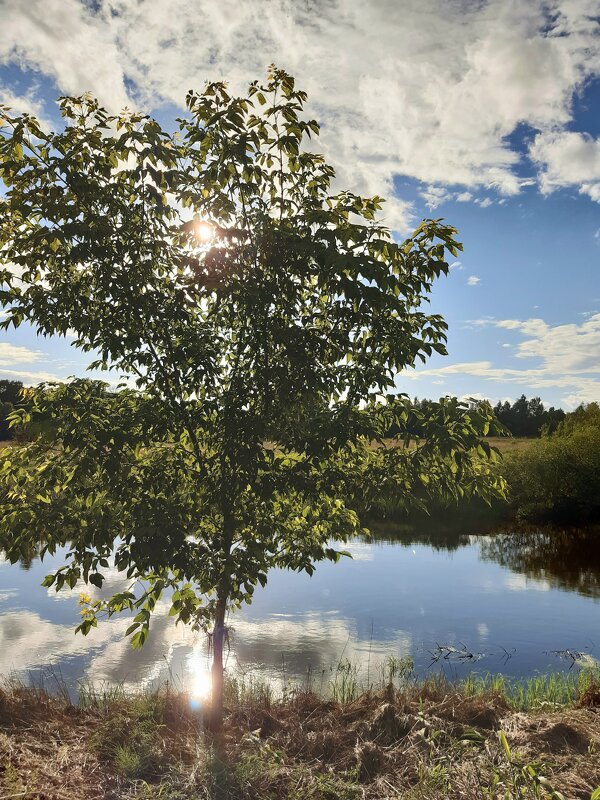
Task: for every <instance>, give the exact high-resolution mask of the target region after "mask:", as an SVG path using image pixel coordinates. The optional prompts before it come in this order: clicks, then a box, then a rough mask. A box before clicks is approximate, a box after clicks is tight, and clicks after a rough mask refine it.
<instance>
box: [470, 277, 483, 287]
mask: <svg viewBox="0 0 600 800" xmlns="http://www.w3.org/2000/svg"><path fill="white" fill-rule="evenodd" d="M478 283H481V278H478V277H477V275H469V277H468V278H467V286H477V284H478Z"/></svg>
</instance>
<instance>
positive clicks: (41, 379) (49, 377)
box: [0, 369, 64, 386]
mask: <svg viewBox="0 0 600 800" xmlns="http://www.w3.org/2000/svg"><path fill="white" fill-rule="evenodd" d="M0 377H2V378H8V379H9V380H11V381H21V382H22V383H24V384H25V386H35V385H36V384H38V383H50V382H52V381H60V380H64V378H60V377H59V376H58V375H54V374H53V373H52V372H45V371H44V370H40V371H38V372H31V371H29V370H23V369H0Z"/></svg>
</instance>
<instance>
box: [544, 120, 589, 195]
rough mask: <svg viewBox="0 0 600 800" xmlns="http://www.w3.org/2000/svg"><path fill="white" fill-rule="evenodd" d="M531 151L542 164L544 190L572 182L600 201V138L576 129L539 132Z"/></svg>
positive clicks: (550, 190)
mask: <svg viewBox="0 0 600 800" xmlns="http://www.w3.org/2000/svg"><path fill="white" fill-rule="evenodd" d="M529 155H530V157H531V159H532V160H533V161H534V162H536V163H537V164H538V165H539V166H540V170H541V171H540V188H541V190H542V192H544V193H545V194H548V193H549V192H552V191H553V190H554V189H557V188H559V187H563V186H573V187H576V188H578V190H579V192H580V193H581V194H587V195H588V196H589V197H591V199H592V200H595V201H596V202H600V138H599V139H594V138H593V137H592V136H589V135H587V134H585V133H577V132H575V131H551V132H544V133H539V134H538V135H537V136H536V137H535V139H534V141H533V143H532V144H531V147H530V150H529Z"/></svg>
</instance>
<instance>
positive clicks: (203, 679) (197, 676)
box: [189, 650, 212, 706]
mask: <svg viewBox="0 0 600 800" xmlns="http://www.w3.org/2000/svg"><path fill="white" fill-rule="evenodd" d="M189 676H190V678H189V685H190V697H191V702H192V705H193V706H201V705H203V704H204V703H205V702H206V701H207V700H208V699H209V698H210V695H211V691H212V679H211V674H210V670H209V669H208V666H207V664H206V656H204V655H202V654H201V653H199V652H197V651H196V650H194V652H193V653H192V654H191V656H190V661H189Z"/></svg>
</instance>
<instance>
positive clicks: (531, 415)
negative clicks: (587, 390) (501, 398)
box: [389, 394, 570, 437]
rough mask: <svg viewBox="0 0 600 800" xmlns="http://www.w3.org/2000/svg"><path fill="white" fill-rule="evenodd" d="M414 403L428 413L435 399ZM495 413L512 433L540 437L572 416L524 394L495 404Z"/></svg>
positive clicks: (499, 420) (481, 401) (478, 401)
mask: <svg viewBox="0 0 600 800" xmlns="http://www.w3.org/2000/svg"><path fill="white" fill-rule="evenodd" d="M487 402H489V401H487V400H476V401H474V405H478V404H479V403H487ZM412 404H413V406H414V407H415V408H416V409H418V410H419V411H422V412H423V413H426V412H427V410H428V407H429V406H431V405H432V404H433V401H432V400H427V399H419V398H418V397H415V398H414V399H413V401H412ZM490 405H491V403H490ZM494 414H495V416H496V419H497V420H498V422H499V423H500V424H501V425H503V426H504V428H506V430H507V431H508V432H509V433H510V434H512V435H513V436H527V437H538V436H542V435H544V434H550V433H553V432H554V431H555V430H556V429H557V427H558V426H559V425H560V423H561V422H562V421H563V420H564V419H565V418H566V417H568V416H570V415H569V414H566V413H565V412H564V411H563V410H562V408H554V406H550V408H546V407H545V406H544V404H543V403H542V401H541V400H540V398H539V397H532V398H531V399H529V400H528V399H527V398H526V397H525V395H524V394H523V395H521V397H519V399H518V400H515V402H514V403H509V402H508V401H506V402H504V403H497V404H496V405H495V406H494ZM395 433H396V431H393V430H391V431H390V432H389V435H390V436H394V435H395Z"/></svg>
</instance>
